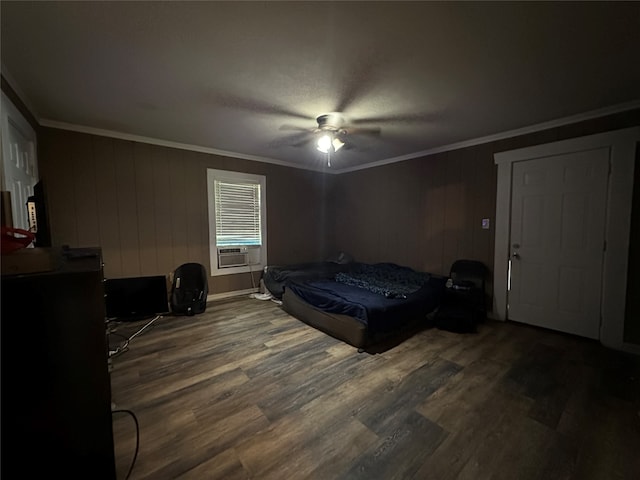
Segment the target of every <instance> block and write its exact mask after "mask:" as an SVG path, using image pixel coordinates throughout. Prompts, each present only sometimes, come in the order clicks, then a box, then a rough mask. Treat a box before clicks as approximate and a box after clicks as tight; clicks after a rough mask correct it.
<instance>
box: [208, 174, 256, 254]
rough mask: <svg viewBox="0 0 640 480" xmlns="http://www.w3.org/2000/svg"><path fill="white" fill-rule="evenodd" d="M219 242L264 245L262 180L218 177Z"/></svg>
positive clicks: (217, 227)
mask: <svg viewBox="0 0 640 480" xmlns="http://www.w3.org/2000/svg"><path fill="white" fill-rule="evenodd" d="M214 195H215V215H216V245H217V246H218V247H226V246H232V245H262V228H261V218H260V211H261V210H260V184H259V183H248V182H231V181H223V180H215V181H214Z"/></svg>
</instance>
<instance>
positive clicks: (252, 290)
mask: <svg viewBox="0 0 640 480" xmlns="http://www.w3.org/2000/svg"><path fill="white" fill-rule="evenodd" d="M256 292H258V289H257V288H248V289H246V290H233V291H231V292H222V293H212V294H211V295H207V302H215V301H216V300H224V299H225V298H233V297H242V296H243V295H249V294H251V293H256Z"/></svg>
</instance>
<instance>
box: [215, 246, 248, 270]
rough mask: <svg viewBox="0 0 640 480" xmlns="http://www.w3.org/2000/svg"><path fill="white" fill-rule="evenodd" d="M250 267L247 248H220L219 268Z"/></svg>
mask: <svg viewBox="0 0 640 480" xmlns="http://www.w3.org/2000/svg"><path fill="white" fill-rule="evenodd" d="M246 265H249V251H248V249H247V247H221V248H218V268H229V267H244V266H246Z"/></svg>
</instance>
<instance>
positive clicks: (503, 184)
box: [493, 127, 640, 353]
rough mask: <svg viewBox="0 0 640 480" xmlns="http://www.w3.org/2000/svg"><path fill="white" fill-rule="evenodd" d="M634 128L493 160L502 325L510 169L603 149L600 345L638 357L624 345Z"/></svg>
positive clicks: (496, 299)
mask: <svg viewBox="0 0 640 480" xmlns="http://www.w3.org/2000/svg"><path fill="white" fill-rule="evenodd" d="M638 141H640V127H632V128H625V129H621V130H616V131H612V132H606V133H600V134H596V135H589V136H585V137H579V138H573V139H570V140H561V141H558V142H552V143H547V144H543V145H535V146H532V147H525V148H519V149H516V150H510V151H506V152H498V153H495V154H494V155H493V158H494V163H495V164H496V165H497V166H498V178H497V191H496V224H495V251H494V268H493V272H494V279H493V282H494V294H493V313H494V316H495V318H497V319H498V320H508V311H507V302H508V293H507V288H508V275H509V273H508V269H509V243H510V242H509V239H510V235H511V231H510V227H511V183H512V173H513V164H514V163H515V162H521V161H526V160H532V159H535V158H541V157H547V156H554V155H562V154H567V153H573V152H579V151H584V150H593V149H596V148H609V150H610V157H609V162H610V168H611V173H610V175H609V181H608V189H607V190H608V191H607V208H606V220H605V241H606V251H605V252H604V259H603V270H602V303H601V306H600V316H601V322H600V342H601V343H602V344H603V345H605V346H607V347H610V348H614V349H616V350H625V351H630V352H634V353H640V346H638V345H633V344H628V343H625V342H624V320H625V304H626V302H625V301H626V293H627V268H628V257H629V234H630V228H631V202H632V198H633V170H634V163H635V152H636V143H637V142H638Z"/></svg>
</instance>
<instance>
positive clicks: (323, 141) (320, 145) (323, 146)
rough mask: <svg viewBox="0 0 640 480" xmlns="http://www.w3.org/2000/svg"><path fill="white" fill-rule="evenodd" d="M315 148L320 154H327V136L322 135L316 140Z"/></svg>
mask: <svg viewBox="0 0 640 480" xmlns="http://www.w3.org/2000/svg"><path fill="white" fill-rule="evenodd" d="M316 148H317V149H318V150H320V151H321V152H322V153H329V149H331V137H330V136H329V135H322V136H321V137H320V138H319V139H318V142H317V144H316Z"/></svg>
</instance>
